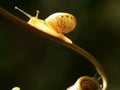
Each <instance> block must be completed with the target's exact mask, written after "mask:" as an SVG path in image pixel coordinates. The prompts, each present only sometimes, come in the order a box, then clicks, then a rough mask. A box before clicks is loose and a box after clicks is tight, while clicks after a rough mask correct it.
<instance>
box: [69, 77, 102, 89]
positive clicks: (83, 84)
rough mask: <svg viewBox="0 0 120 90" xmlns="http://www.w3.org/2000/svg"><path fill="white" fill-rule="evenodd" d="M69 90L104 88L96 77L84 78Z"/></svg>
mask: <svg viewBox="0 0 120 90" xmlns="http://www.w3.org/2000/svg"><path fill="white" fill-rule="evenodd" d="M67 90H102V87H101V86H100V84H99V82H98V81H97V80H96V79H95V78H94V77H89V76H82V77H80V78H78V80H77V81H76V82H75V84H74V85H72V86H70V87H69V88H67Z"/></svg>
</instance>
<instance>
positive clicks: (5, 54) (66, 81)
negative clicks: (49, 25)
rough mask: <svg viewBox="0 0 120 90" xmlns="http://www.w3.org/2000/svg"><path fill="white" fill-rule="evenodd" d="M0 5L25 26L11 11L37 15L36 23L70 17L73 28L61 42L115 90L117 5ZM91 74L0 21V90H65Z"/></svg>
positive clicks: (67, 54)
mask: <svg viewBox="0 0 120 90" xmlns="http://www.w3.org/2000/svg"><path fill="white" fill-rule="evenodd" d="M0 5H1V6H2V7H3V8H4V9H6V10H7V11H9V12H10V13H12V14H14V15H15V16H17V17H19V18H21V19H23V20H25V21H28V20H29V19H28V18H27V17H26V16H24V15H23V14H22V13H20V12H18V11H17V10H15V9H14V6H18V7H19V8H21V9H23V10H24V11H26V12H28V13H29V14H31V15H35V13H36V10H40V16H39V18H41V19H45V18H47V17H48V16H49V15H50V14H53V13H55V12H61V11H62V12H68V13H71V14H73V15H74V16H75V17H76V18H77V22H78V24H77V27H76V29H75V30H74V31H73V32H71V33H70V34H67V36H68V37H69V38H71V39H72V40H73V42H75V43H76V44H77V45H79V46H81V47H83V48H84V49H85V50H87V51H88V52H90V53H91V54H92V55H93V56H95V57H96V58H97V59H98V61H99V62H100V63H101V64H102V66H103V68H104V70H105V72H106V74H107V77H108V80H109V90H120V78H119V76H120V71H119V69H120V0H69V1H68V0H34V1H30V0H0ZM96 73H97V72H96V70H95V68H94V67H93V66H92V65H91V63H90V62H88V61H87V60H86V59H85V58H83V57H82V56H79V55H78V54H77V53H75V52H73V51H71V50H69V49H68V48H66V47H64V46H61V45H59V44H57V43H55V42H53V41H50V40H48V39H46V38H45V37H43V36H40V35H39V34H36V33H34V32H31V31H29V30H25V29H24V28H21V27H19V26H17V25H15V24H14V23H12V22H10V21H8V20H6V19H4V18H3V17H0V90H11V88H13V87H14V86H20V87H21V90H65V89H66V88H67V87H69V86H70V85H72V84H73V83H74V82H75V81H76V80H77V78H79V77H80V76H83V75H89V76H94V75H95V74H96Z"/></svg>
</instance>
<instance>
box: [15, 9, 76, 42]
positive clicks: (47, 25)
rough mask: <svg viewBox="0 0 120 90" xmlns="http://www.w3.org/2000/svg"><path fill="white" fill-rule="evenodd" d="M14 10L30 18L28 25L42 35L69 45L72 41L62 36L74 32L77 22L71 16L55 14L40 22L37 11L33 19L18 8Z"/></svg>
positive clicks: (61, 13) (62, 13)
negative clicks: (47, 35) (52, 37)
mask: <svg viewBox="0 0 120 90" xmlns="http://www.w3.org/2000/svg"><path fill="white" fill-rule="evenodd" d="M15 9H17V10H19V11H21V12H22V13H24V14H25V15H26V16H28V17H29V18H30V20H29V21H28V24H30V25H32V26H33V27H35V28H37V29H39V30H41V31H43V32H44V33H47V34H49V35H52V36H54V37H56V38H59V39H61V40H63V41H65V42H67V43H69V44H72V41H71V40H70V39H69V38H67V37H66V36H65V35H64V34H66V33H69V32H71V31H72V30H74V28H75V27H76V25H77V20H76V18H75V17H74V16H73V15H72V14H69V13H65V12H57V13H54V14H52V15H50V16H48V18H46V19H45V20H42V19H38V15H39V11H38V10H37V11H36V15H35V17H33V16H31V15H29V14H28V13H26V12H24V11H23V10H21V9H20V8H18V7H15Z"/></svg>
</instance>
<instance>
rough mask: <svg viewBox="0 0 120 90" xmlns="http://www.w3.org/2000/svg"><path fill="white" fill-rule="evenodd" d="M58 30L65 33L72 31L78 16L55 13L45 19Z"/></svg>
mask: <svg viewBox="0 0 120 90" xmlns="http://www.w3.org/2000/svg"><path fill="white" fill-rule="evenodd" d="M45 22H46V23H47V24H49V25H50V26H51V27H52V28H53V29H54V30H56V32H58V33H61V34H65V33H69V32H71V31H72V30H73V29H74V28H75V27H76V24H77V20H76V18H75V17H74V16H73V15H71V14H69V13H63V12H59V13H54V14H52V15H50V16H49V17H48V18H46V19H45Z"/></svg>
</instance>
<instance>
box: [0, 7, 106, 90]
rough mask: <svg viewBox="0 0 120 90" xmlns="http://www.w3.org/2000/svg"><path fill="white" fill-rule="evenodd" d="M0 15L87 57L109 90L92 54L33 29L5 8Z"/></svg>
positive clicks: (104, 87)
mask: <svg viewBox="0 0 120 90" xmlns="http://www.w3.org/2000/svg"><path fill="white" fill-rule="evenodd" d="M0 15H1V16H2V17H4V18H6V19H7V20H9V21H12V22H14V23H15V24H17V25H19V26H21V27H23V28H25V29H27V30H32V31H34V32H37V33H38V34H41V35H42V36H45V37H47V38H48V39H50V40H53V41H55V42H57V43H59V44H62V45H64V46H66V47H67V48H70V49H71V50H73V51H75V52H77V53H78V54H80V55H82V56H83V57H85V58H86V59H87V60H89V61H90V62H91V63H92V64H93V66H94V67H95V68H96V70H97V71H98V73H99V74H100V75H101V77H102V80H103V89H102V90H106V89H107V78H106V75H105V73H104V70H103V69H102V67H101V65H100V64H99V62H98V61H97V60H96V59H95V58H94V57H93V56H92V55H91V54H90V53H88V52H87V51H86V50H84V49H82V48H81V47H79V46H77V45H76V44H74V43H72V44H69V43H66V42H64V41H63V40H61V39H59V38H56V37H53V36H51V35H49V34H46V33H44V32H42V31H40V30H38V29H36V28H34V27H32V26H31V25H29V24H27V23H26V22H24V21H23V20H21V19H19V18H17V17H16V16H14V15H12V14H11V13H9V12H7V11H6V10H4V9H3V8H1V7H0Z"/></svg>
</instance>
